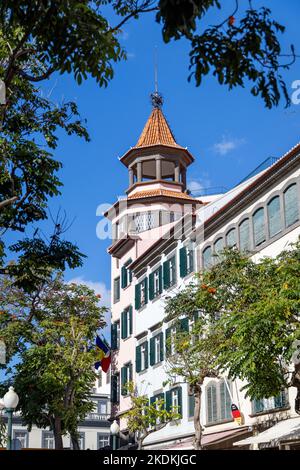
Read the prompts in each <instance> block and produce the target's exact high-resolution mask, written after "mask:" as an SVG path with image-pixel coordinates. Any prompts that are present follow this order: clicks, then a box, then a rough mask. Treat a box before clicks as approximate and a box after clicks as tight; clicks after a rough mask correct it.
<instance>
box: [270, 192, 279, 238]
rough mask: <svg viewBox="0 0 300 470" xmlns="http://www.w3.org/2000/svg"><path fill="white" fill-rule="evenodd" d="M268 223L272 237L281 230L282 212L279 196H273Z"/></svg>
mask: <svg viewBox="0 0 300 470" xmlns="http://www.w3.org/2000/svg"><path fill="white" fill-rule="evenodd" d="M268 225H269V236H270V237H271V238H272V237H274V236H275V235H277V233H279V232H281V229H282V226H281V212H280V198H279V196H275V197H273V199H271V201H270V202H269V204H268Z"/></svg>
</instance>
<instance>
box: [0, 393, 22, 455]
mask: <svg viewBox="0 0 300 470" xmlns="http://www.w3.org/2000/svg"><path fill="white" fill-rule="evenodd" d="M2 403H3V405H4V408H5V411H6V413H7V450H11V447H12V446H11V442H12V417H13V412H14V411H15V409H16V407H17V406H18V403H19V397H18V395H17V394H16V392H15V391H14V387H9V389H8V392H7V393H6V394H5V395H4V397H3V401H2Z"/></svg>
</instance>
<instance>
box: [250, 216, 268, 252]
mask: <svg viewBox="0 0 300 470" xmlns="http://www.w3.org/2000/svg"><path fill="white" fill-rule="evenodd" d="M253 233H254V246H259V245H261V244H262V243H263V242H264V241H265V239H266V235H265V211H264V209H263V207H261V208H260V209H257V211H256V212H254V214H253Z"/></svg>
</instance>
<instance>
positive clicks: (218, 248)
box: [214, 238, 224, 260]
mask: <svg viewBox="0 0 300 470" xmlns="http://www.w3.org/2000/svg"><path fill="white" fill-rule="evenodd" d="M222 250H224V240H223V238H218V240H216V241H215V243H214V252H215V255H217V256H216V257H215V260H217V258H219V259H221V257H222V253H221V252H222Z"/></svg>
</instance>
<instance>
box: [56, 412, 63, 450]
mask: <svg viewBox="0 0 300 470" xmlns="http://www.w3.org/2000/svg"><path fill="white" fill-rule="evenodd" d="M53 434H54V443H55V450H62V449H63V448H64V446H63V440H62V433H61V418H59V417H57V416H56V417H55V418H54V428H53Z"/></svg>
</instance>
